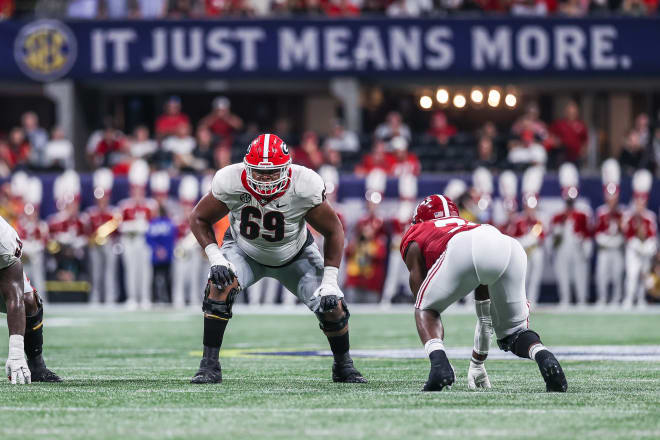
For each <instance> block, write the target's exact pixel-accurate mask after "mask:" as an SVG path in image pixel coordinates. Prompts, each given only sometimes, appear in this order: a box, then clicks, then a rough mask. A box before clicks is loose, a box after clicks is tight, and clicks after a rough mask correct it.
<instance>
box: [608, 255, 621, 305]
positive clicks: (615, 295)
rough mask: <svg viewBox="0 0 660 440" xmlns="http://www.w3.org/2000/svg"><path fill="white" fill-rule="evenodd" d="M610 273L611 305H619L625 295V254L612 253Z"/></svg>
mask: <svg viewBox="0 0 660 440" xmlns="http://www.w3.org/2000/svg"><path fill="white" fill-rule="evenodd" d="M610 271H611V276H612V299H611V300H610V303H612V304H618V303H619V302H621V295H622V293H623V253H622V252H621V251H615V252H612V266H611V268H610Z"/></svg>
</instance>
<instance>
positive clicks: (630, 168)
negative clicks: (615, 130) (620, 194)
mask: <svg viewBox="0 0 660 440" xmlns="http://www.w3.org/2000/svg"><path fill="white" fill-rule="evenodd" d="M619 163H620V164H621V168H622V169H623V170H624V171H625V172H627V173H628V174H633V173H634V172H635V171H636V170H637V169H639V168H645V167H646V166H647V165H648V154H647V152H646V149H645V148H644V145H642V143H641V142H640V141H639V135H638V134H637V132H636V131H634V130H631V131H630V132H628V135H627V136H626V138H625V140H624V142H623V147H622V148H621V154H620V156H619Z"/></svg>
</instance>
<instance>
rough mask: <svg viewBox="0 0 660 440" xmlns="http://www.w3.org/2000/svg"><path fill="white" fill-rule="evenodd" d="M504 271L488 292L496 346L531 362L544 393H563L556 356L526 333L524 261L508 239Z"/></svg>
mask: <svg viewBox="0 0 660 440" xmlns="http://www.w3.org/2000/svg"><path fill="white" fill-rule="evenodd" d="M509 242H510V246H511V247H510V249H511V252H510V258H509V261H508V264H507V268H506V270H505V271H504V272H503V274H502V275H501V276H500V277H499V278H498V279H497V280H496V281H495V282H493V283H491V284H489V286H488V290H489V292H490V298H491V313H492V317H493V328H494V330H495V333H496V335H497V344H498V345H499V347H500V348H501V349H502V350H504V351H511V352H512V353H513V354H515V355H516V356H518V357H521V358H528V359H534V360H535V361H536V363H537V364H538V366H539V370H540V371H541V375H542V376H543V379H544V380H545V383H546V389H547V391H566V388H567V384H566V376H564V372H563V371H562V369H561V366H560V365H559V362H558V361H557V359H556V358H555V356H554V355H553V354H552V353H551V352H550V351H549V350H548V349H547V348H546V347H545V346H544V345H543V344H542V343H541V338H540V337H539V335H538V333H536V332H534V331H533V330H530V329H529V326H528V322H529V306H528V303H527V300H526V295H525V291H524V289H525V272H526V266H527V258H526V255H525V251H524V250H523V248H522V246H520V243H518V242H517V241H516V240H514V239H510V240H509Z"/></svg>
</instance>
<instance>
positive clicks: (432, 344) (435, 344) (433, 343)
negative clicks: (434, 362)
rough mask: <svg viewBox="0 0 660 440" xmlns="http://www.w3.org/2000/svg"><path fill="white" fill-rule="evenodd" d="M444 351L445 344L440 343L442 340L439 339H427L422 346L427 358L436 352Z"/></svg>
mask: <svg viewBox="0 0 660 440" xmlns="http://www.w3.org/2000/svg"><path fill="white" fill-rule="evenodd" d="M444 349H445V344H443V343H442V339H440V338H434V339H429V340H428V341H426V344H424V351H425V352H426V355H427V356H431V353H432V352H434V351H436V350H443V351H444Z"/></svg>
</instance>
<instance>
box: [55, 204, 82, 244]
mask: <svg viewBox="0 0 660 440" xmlns="http://www.w3.org/2000/svg"><path fill="white" fill-rule="evenodd" d="M84 219H85V216H84V215H83V216H76V217H71V216H69V215H68V214H67V213H65V212H58V213H55V214H53V215H52V216H50V217H49V218H48V229H49V232H50V236H51V237H52V238H53V239H54V240H55V241H57V242H59V243H62V244H71V245H77V244H82V239H83V237H84V235H85V234H84V230H85V225H84V223H83V220H84Z"/></svg>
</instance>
